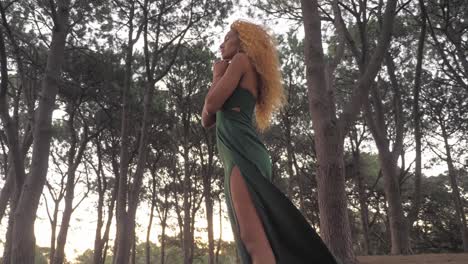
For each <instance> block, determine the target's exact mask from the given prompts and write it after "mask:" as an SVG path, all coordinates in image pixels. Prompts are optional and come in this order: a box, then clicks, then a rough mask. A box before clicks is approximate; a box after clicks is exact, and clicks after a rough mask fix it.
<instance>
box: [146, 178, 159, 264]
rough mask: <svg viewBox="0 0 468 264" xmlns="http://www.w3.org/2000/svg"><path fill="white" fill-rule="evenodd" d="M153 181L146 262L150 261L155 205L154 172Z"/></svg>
mask: <svg viewBox="0 0 468 264" xmlns="http://www.w3.org/2000/svg"><path fill="white" fill-rule="evenodd" d="M152 176H153V182H152V188H151V209H150V219H149V223H148V228H147V229H146V264H150V263H151V244H150V242H151V241H150V235H151V227H152V226H153V217H154V208H155V207H156V195H157V194H156V172H152Z"/></svg>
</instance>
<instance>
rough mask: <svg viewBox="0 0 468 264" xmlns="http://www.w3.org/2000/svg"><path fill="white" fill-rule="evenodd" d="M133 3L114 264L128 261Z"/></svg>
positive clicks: (129, 35)
mask: <svg viewBox="0 0 468 264" xmlns="http://www.w3.org/2000/svg"><path fill="white" fill-rule="evenodd" d="M134 16H135V1H131V3H130V11H129V18H128V27H129V28H128V39H127V49H126V51H125V53H126V54H125V56H126V57H125V77H124V78H125V79H124V86H123V94H122V120H121V122H122V123H121V129H120V137H121V145H120V158H119V161H120V168H119V173H120V175H119V186H118V194H117V199H116V200H117V206H116V224H117V232H116V238H115V242H114V259H113V263H114V264H127V263H128V261H129V260H130V255H129V254H130V245H131V241H129V230H128V228H129V225H128V224H129V223H128V218H127V195H128V166H129V164H128V163H129V156H130V155H129V150H128V148H129V120H128V114H129V107H130V104H129V100H130V99H129V92H130V86H131V84H132V64H133V44H134V42H133V33H134V32H133V31H134V24H133V23H134V21H133V19H134Z"/></svg>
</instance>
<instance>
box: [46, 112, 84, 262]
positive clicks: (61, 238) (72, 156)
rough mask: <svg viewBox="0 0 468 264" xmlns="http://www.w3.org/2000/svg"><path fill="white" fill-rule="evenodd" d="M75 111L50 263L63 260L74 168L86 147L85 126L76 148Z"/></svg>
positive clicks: (73, 184) (70, 119)
mask: <svg viewBox="0 0 468 264" xmlns="http://www.w3.org/2000/svg"><path fill="white" fill-rule="evenodd" d="M70 107H78V106H70ZM75 111H76V109H73V110H72V111H71V112H70V117H69V120H68V121H67V123H68V132H69V133H70V137H71V138H70V148H69V150H68V153H67V155H68V170H67V184H66V187H65V209H64V211H63V214H62V222H61V225H60V231H59V234H58V237H57V247H56V250H55V254H54V261H53V262H52V264H62V263H63V262H64V261H65V244H66V242H67V235H68V228H69V226H70V220H71V216H72V213H73V211H74V210H75V208H74V207H73V199H74V197H75V186H76V182H75V176H76V169H77V168H78V165H79V164H80V163H81V160H82V157H83V153H84V151H85V149H86V143H87V141H88V138H87V137H88V135H87V129H86V128H85V132H84V133H83V138H82V139H81V142H80V144H79V147H78V149H77V143H78V136H77V134H76V129H75V127H74V122H75Z"/></svg>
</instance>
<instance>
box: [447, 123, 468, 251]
mask: <svg viewBox="0 0 468 264" xmlns="http://www.w3.org/2000/svg"><path fill="white" fill-rule="evenodd" d="M441 130H442V136H443V137H444V146H445V155H446V156H447V158H446V161H447V167H448V173H449V177H450V187H451V188H452V199H453V202H454V204H455V212H456V215H457V224H458V228H459V229H460V234H461V236H462V241H463V251H464V252H468V228H467V223H466V214H465V208H464V206H463V203H464V201H463V198H462V197H461V195H460V189H459V187H458V183H457V172H456V170H455V167H454V165H453V159H452V151H451V149H450V145H449V142H448V134H447V130H446V128H445V125H444V124H441Z"/></svg>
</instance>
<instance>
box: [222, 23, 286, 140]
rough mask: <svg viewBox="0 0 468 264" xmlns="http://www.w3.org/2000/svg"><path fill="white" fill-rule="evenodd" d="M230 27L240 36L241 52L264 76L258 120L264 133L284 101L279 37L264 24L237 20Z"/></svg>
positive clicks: (259, 98) (258, 104)
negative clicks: (278, 46)
mask: <svg viewBox="0 0 468 264" xmlns="http://www.w3.org/2000/svg"><path fill="white" fill-rule="evenodd" d="M231 29H232V30H234V31H235V32H237V34H238V35H239V39H240V42H241V43H240V46H241V51H243V52H244V53H245V54H246V55H247V56H248V57H249V59H250V60H251V62H252V64H253V66H254V67H255V70H256V71H257V72H258V74H259V75H260V78H261V86H260V88H259V95H258V98H257V103H256V107H255V119H256V122H257V127H258V129H259V130H260V131H262V132H263V131H265V130H266V129H267V128H268V127H269V126H270V119H271V115H272V114H273V112H275V111H277V110H279V109H280V108H281V107H282V106H283V105H284V102H285V96H284V90H283V85H282V81H281V72H280V65H279V60H278V51H277V50H276V39H275V38H274V37H273V35H272V34H269V33H268V31H267V30H266V29H265V28H264V27H262V26H260V25H257V24H254V23H251V22H248V21H244V20H236V21H234V22H233V23H232V24H231Z"/></svg>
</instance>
